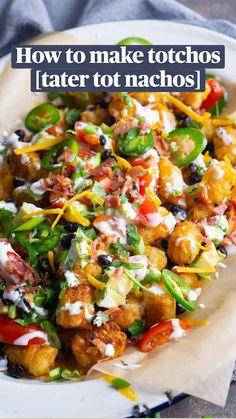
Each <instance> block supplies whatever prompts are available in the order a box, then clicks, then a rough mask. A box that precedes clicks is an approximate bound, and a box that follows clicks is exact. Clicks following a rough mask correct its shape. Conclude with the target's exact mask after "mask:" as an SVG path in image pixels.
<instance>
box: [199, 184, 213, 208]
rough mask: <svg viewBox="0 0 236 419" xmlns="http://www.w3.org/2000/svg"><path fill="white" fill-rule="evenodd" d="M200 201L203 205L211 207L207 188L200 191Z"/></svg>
mask: <svg viewBox="0 0 236 419" xmlns="http://www.w3.org/2000/svg"><path fill="white" fill-rule="evenodd" d="M198 199H199V202H200V203H201V204H205V205H211V201H210V199H209V198H208V190H207V187H206V186H204V187H203V189H202V190H201V191H200V193H199V195H198Z"/></svg>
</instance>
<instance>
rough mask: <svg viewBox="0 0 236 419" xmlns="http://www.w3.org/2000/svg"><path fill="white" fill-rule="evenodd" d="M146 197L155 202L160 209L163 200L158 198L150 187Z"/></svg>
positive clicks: (147, 189)
mask: <svg viewBox="0 0 236 419" xmlns="http://www.w3.org/2000/svg"><path fill="white" fill-rule="evenodd" d="M145 193H146V195H147V196H148V197H149V198H150V199H151V200H152V201H153V202H154V204H155V205H156V206H157V207H159V206H160V205H161V200H160V199H159V198H158V196H157V195H156V194H155V192H153V190H152V189H151V188H149V187H147V188H145Z"/></svg>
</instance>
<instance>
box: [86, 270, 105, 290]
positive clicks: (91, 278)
mask: <svg viewBox="0 0 236 419" xmlns="http://www.w3.org/2000/svg"><path fill="white" fill-rule="evenodd" d="M87 279H88V282H89V283H90V284H91V285H92V286H93V287H94V288H97V289H98V290H102V289H103V288H105V287H106V284H105V283H104V282H102V281H99V280H98V279H96V278H95V277H94V276H92V275H90V274H87Z"/></svg>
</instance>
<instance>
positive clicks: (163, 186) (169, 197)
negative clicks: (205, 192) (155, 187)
mask: <svg viewBox="0 0 236 419" xmlns="http://www.w3.org/2000/svg"><path fill="white" fill-rule="evenodd" d="M159 169H160V189H159V196H160V198H161V200H162V201H163V202H170V203H173V204H174V203H176V202H177V201H178V199H179V198H178V195H181V194H182V193H183V188H184V182H183V176H182V173H181V170H180V169H179V168H178V167H177V166H175V165H174V164H173V163H171V161H170V160H169V159H167V158H166V157H162V158H160V161H159Z"/></svg>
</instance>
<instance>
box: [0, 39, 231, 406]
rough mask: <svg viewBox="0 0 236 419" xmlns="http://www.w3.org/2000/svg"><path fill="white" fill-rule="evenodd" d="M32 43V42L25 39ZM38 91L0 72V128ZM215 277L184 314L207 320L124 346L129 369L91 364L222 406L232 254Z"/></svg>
mask: <svg viewBox="0 0 236 419" xmlns="http://www.w3.org/2000/svg"><path fill="white" fill-rule="evenodd" d="M30 43H32V42H30ZM34 43H35V44H58V45H60V44H76V43H78V44H81V43H83V44H85V43H86V42H84V41H81V39H79V40H78V39H76V38H75V37H74V36H71V35H68V34H65V33H56V34H52V35H49V36H47V37H44V38H42V37H41V38H39V39H37V40H34ZM44 97H45V96H44V95H43V94H40V95H35V94H33V93H31V92H30V74H29V70H23V69H19V70H18V69H17V70H16V69H15V70H12V69H11V68H10V65H9V63H8V64H7V65H6V67H5V69H4V71H3V72H2V74H1V76H0V131H2V130H5V129H10V128H13V129H14V127H15V123H16V121H17V120H19V119H21V118H24V116H25V115H26V113H27V112H28V111H29V110H30V109H31V108H32V106H34V105H35V103H36V102H39V101H42V100H43V99H44ZM226 263H227V269H222V270H221V271H220V278H219V279H218V280H216V279H212V280H209V281H206V284H205V285H204V288H203V292H202V295H201V298H200V302H201V303H204V304H205V308H204V309H203V310H200V309H198V311H197V312H196V313H195V314H194V315H192V314H191V315H188V317H191V318H195V319H204V320H208V321H209V325H208V326H198V327H192V328H191V330H190V331H189V332H188V333H187V335H186V337H184V338H183V339H181V340H179V341H178V342H171V343H169V344H166V345H163V346H162V347H160V348H158V349H157V350H154V351H152V352H150V353H149V354H147V355H146V354H143V353H141V352H139V351H138V350H136V349H135V348H133V347H132V348H131V347H130V348H128V349H127V351H126V352H125V354H124V355H123V356H122V357H121V359H122V360H124V361H125V362H127V363H128V364H130V363H131V364H141V367H140V368H138V369H135V370H132V371H130V370H129V371H127V370H123V369H121V368H118V367H116V366H114V363H118V362H119V359H116V360H111V361H107V362H103V363H99V364H97V365H96V366H95V367H94V369H96V370H98V371H101V372H103V373H109V374H114V375H117V376H120V377H124V378H126V379H127V380H129V381H130V382H131V383H132V385H133V386H134V388H135V389H136V390H137V391H139V390H142V388H145V389H146V390H148V391H149V392H150V394H153V395H155V394H157V393H158V392H160V391H163V390H164V391H165V390H175V391H178V392H185V393H188V394H192V395H195V396H198V397H201V398H203V399H205V400H208V401H210V402H213V403H216V404H219V405H222V406H223V405H224V404H225V402H226V398H227V394H228V389H229V385H230V379H231V374H232V370H233V366H234V360H235V358H236V258H234V257H231V258H229V259H228V260H227V262H226Z"/></svg>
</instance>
